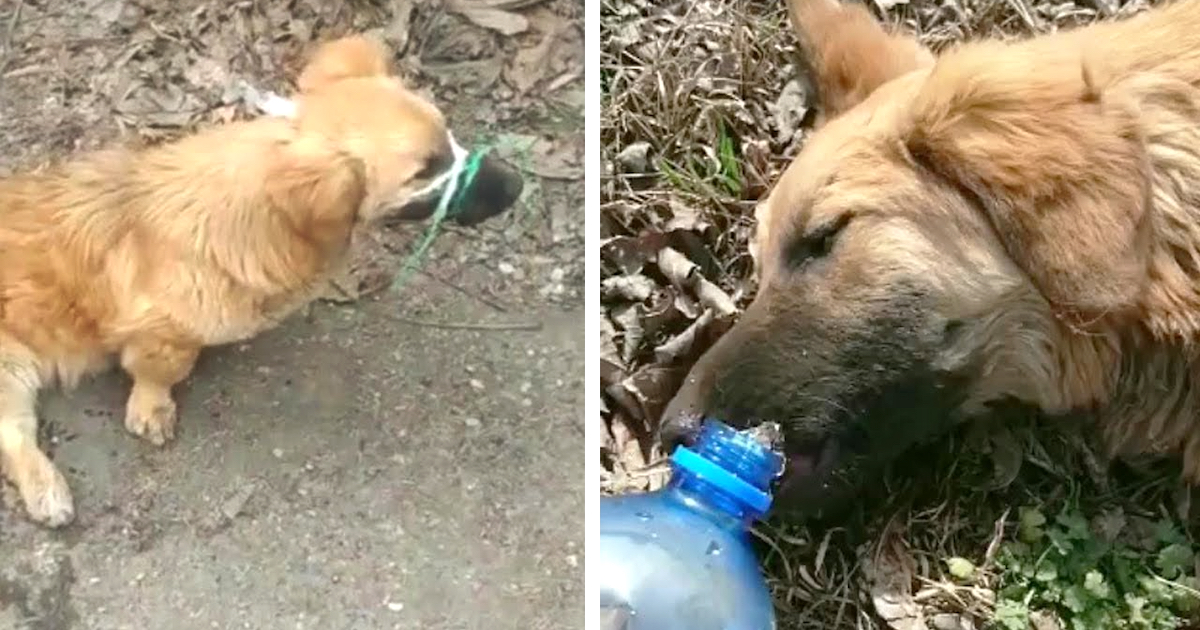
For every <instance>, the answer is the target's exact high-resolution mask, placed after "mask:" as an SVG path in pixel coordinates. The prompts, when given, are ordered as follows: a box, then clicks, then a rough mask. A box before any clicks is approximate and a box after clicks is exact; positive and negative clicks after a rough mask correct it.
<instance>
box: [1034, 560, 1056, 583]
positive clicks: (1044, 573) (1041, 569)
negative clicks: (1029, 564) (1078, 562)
mask: <svg viewBox="0 0 1200 630" xmlns="http://www.w3.org/2000/svg"><path fill="white" fill-rule="evenodd" d="M1033 579H1035V580H1037V581H1039V582H1053V581H1054V580H1057V579H1058V567H1057V566H1056V565H1055V564H1054V563H1053V562H1042V563H1041V564H1039V565H1038V568H1037V573H1035V574H1034V575H1033Z"/></svg>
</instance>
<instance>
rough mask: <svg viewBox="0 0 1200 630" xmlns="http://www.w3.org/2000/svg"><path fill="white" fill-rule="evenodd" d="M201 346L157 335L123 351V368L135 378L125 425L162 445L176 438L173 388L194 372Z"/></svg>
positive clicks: (135, 433)
mask: <svg viewBox="0 0 1200 630" xmlns="http://www.w3.org/2000/svg"><path fill="white" fill-rule="evenodd" d="M199 353H200V347H199V346H198V345H194V344H190V343H180V342H177V341H167V340H165V339H161V338H156V337H146V338H140V339H136V340H134V341H133V342H132V343H130V344H129V345H127V346H125V349H124V350H123V351H122V352H121V367H123V368H125V371H126V372H128V373H129V376H130V377H132V378H133V390H132V391H130V393H129V403H128V404H127V405H126V407H125V428H126V429H128V430H129V432H130V433H133V434H134V435H137V436H140V437H143V438H145V439H147V440H149V441H150V442H152V443H154V444H156V445H158V446H162V445H163V444H166V442H167V441H168V440H171V439H173V438H174V437H175V418H176V411H175V400H174V399H173V398H172V397H171V388H172V387H174V386H175V384H177V383H179V382H180V381H182V380H183V379H185V378H187V375H188V374H189V373H190V372H191V371H192V366H193V365H195V363H196V356H197V355H198V354H199Z"/></svg>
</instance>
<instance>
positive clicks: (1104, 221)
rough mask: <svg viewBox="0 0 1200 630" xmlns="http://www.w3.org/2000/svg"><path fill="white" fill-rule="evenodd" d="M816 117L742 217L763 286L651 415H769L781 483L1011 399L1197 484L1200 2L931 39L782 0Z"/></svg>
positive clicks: (675, 432) (807, 494) (793, 487)
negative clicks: (779, 453) (1047, 29)
mask: <svg viewBox="0 0 1200 630" xmlns="http://www.w3.org/2000/svg"><path fill="white" fill-rule="evenodd" d="M791 1H792V4H791V7H790V12H791V18H792V22H793V24H794V26H795V27H796V28H797V30H798V31H799V35H800V39H801V42H802V44H803V46H802V48H803V50H804V52H805V56H806V58H807V61H808V64H809V66H810V67H811V70H812V72H813V74H814V77H813V78H814V79H815V80H814V83H815V84H816V85H817V87H818V89H819V95H820V103H821V107H822V109H823V110H824V119H825V120H826V122H825V123H824V124H823V125H822V126H821V128H819V129H818V130H817V131H816V132H815V133H814V134H813V136H812V138H811V140H810V141H809V142H808V143H807V145H806V146H805V147H804V149H803V151H802V152H801V153H800V155H799V156H798V157H797V158H796V159H795V161H794V162H793V163H792V164H791V165H790V167H789V168H788V169H787V171H786V172H785V173H784V175H783V176H782V178H781V179H780V181H779V182H778V184H777V185H776V186H775V188H774V189H773V191H772V192H771V194H770V195H769V198H768V199H766V200H765V201H764V202H763V203H762V204H761V205H760V210H759V214H758V228H757V234H756V236H755V239H754V243H753V245H752V250H753V251H752V254H753V255H754V257H755V262H756V268H757V269H756V273H757V275H758V279H759V287H760V288H759V292H758V294H757V296H756V297H755V299H754V301H753V303H752V304H751V305H750V306H749V307H748V309H747V310H746V312H745V314H744V315H743V316H742V317H741V319H740V321H738V323H737V324H736V325H735V326H734V327H733V328H732V329H731V331H730V332H729V333H728V334H726V335H725V336H724V337H723V338H722V339H721V340H720V341H719V343H717V344H716V345H715V346H714V347H713V348H712V349H711V350H710V351H709V352H707V353H706V354H705V355H704V356H703V357H702V358H701V359H700V361H699V362H698V363H697V364H696V365H695V367H694V368H693V370H692V371H691V373H690V375H689V377H688V379H687V382H686V384H685V385H684V387H683V388H682V389H681V390H680V392H679V393H678V394H677V396H676V398H675V399H674V400H673V401H672V403H671V404H670V405H669V406H668V409H667V411H666V412H665V415H664V427H663V437H664V439H665V440H666V441H668V442H669V443H678V442H679V441H686V440H687V439H688V437H689V436H690V435H691V434H692V432H693V431H694V430H695V426H696V419H697V418H698V417H700V416H702V415H712V416H716V417H719V418H723V419H725V420H727V421H730V422H731V423H733V424H735V425H742V426H745V425H750V424H755V423H757V422H761V421H764V420H776V421H779V422H780V423H781V424H782V425H783V427H784V432H785V435H786V440H787V450H788V454H789V468H788V472H787V477H786V479H785V481H784V482H783V486H782V488H781V491H780V492H781V499H782V503H783V504H784V505H785V506H787V507H792V508H797V509H801V510H807V509H810V508H811V507H813V506H815V505H818V504H819V503H821V502H822V501H821V500H822V499H824V498H827V497H829V496H831V495H834V494H837V493H838V491H839V490H846V489H852V488H853V486H854V483H855V480H854V479H853V477H854V476H855V475H854V474H852V473H853V471H861V470H862V469H863V468H865V467H869V466H871V465H875V464H879V463H882V462H885V461H887V460H888V459H889V458H891V457H893V456H894V455H896V454H897V453H898V452H900V451H901V450H903V449H905V448H906V447H908V446H910V445H911V444H913V443H914V442H915V441H917V440H920V439H923V438H927V437H929V436H932V435H934V434H936V433H937V432H939V431H941V430H944V429H945V428H946V427H947V426H948V425H949V423H950V421H951V419H953V418H960V417H969V416H971V415H974V414H977V413H978V412H980V411H981V410H982V409H983V408H984V406H985V405H986V404H987V403H990V402H993V401H997V400H1000V399H1005V398H1015V399H1019V400H1021V401H1025V402H1028V403H1032V404H1034V405H1036V406H1038V407H1040V408H1041V409H1042V410H1044V411H1046V412H1049V413H1052V414H1054V413H1061V412H1066V411H1069V410H1088V411H1092V412H1094V413H1095V414H1096V415H1097V416H1098V417H1099V421H1100V422H1101V426H1102V427H1103V431H1104V434H1105V436H1106V437H1107V438H1108V442H1109V443H1110V444H1111V446H1112V448H1113V451H1114V453H1117V452H1130V451H1133V452H1156V453H1177V454H1181V455H1182V456H1183V461H1184V469H1185V472H1186V475H1187V477H1188V478H1189V479H1190V480H1191V481H1193V482H1200V419H1198V417H1197V414H1198V413H1200V358H1198V346H1197V342H1200V1H1197V0H1185V1H1182V2H1178V3H1176V4H1173V5H1171V6H1168V7H1165V8H1159V9H1154V10H1152V11H1150V12H1148V13H1146V14H1143V15H1140V16H1138V17H1134V18H1131V19H1127V20H1123V21H1115V22H1107V23H1101V24H1096V25H1092V26H1090V27H1087V28H1081V29H1077V30H1073V31H1070V32H1063V33H1059V34H1054V35H1049V36H1044V37H1038V38H1033V39H1028V40H1025V41H1018V42H1012V43H1001V42H980V43H974V44H969V45H965V46H963V47H961V48H958V49H956V50H952V51H950V52H947V53H945V54H942V55H940V56H939V57H937V58H936V59H935V57H934V56H933V55H931V54H930V53H929V52H927V51H925V50H923V49H922V48H921V47H920V46H919V45H918V44H917V43H916V42H915V41H913V40H911V39H909V38H906V37H902V36H898V35H892V34H887V33H885V31H884V30H883V29H882V28H880V26H879V25H877V24H876V23H875V22H874V20H873V19H872V18H871V17H870V15H869V14H868V13H867V12H866V11H865V10H864V9H862V8H861V7H858V6H852V5H849V4H847V5H840V4H838V3H836V1H835V0H791Z"/></svg>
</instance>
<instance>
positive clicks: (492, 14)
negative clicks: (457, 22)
mask: <svg viewBox="0 0 1200 630" xmlns="http://www.w3.org/2000/svg"><path fill="white" fill-rule="evenodd" d="M446 6H447V8H448V9H450V10H451V11H453V12H455V13H457V14H459V15H461V16H463V17H465V18H467V19H468V20H470V21H471V22H474V23H475V24H477V25H479V26H482V27H483V28H486V29H491V30H493V31H496V32H498V33H501V34H503V35H517V34H520V33H524V32H525V31H527V30H529V20H527V19H525V17H524V16H522V15H519V14H516V13H511V12H509V11H504V10H503V9H498V8H495V7H491V6H488V5H487V4H485V3H483V2H475V1H472V0H450V1H449V2H448V3H447V5H446Z"/></svg>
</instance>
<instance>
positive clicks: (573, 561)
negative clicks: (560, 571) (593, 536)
mask: <svg viewBox="0 0 1200 630" xmlns="http://www.w3.org/2000/svg"><path fill="white" fill-rule="evenodd" d="M567 566H569V567H571V568H572V569H574V568H576V567H578V566H579V556H576V555H575V554H573V553H572V554H569V555H567Z"/></svg>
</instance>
